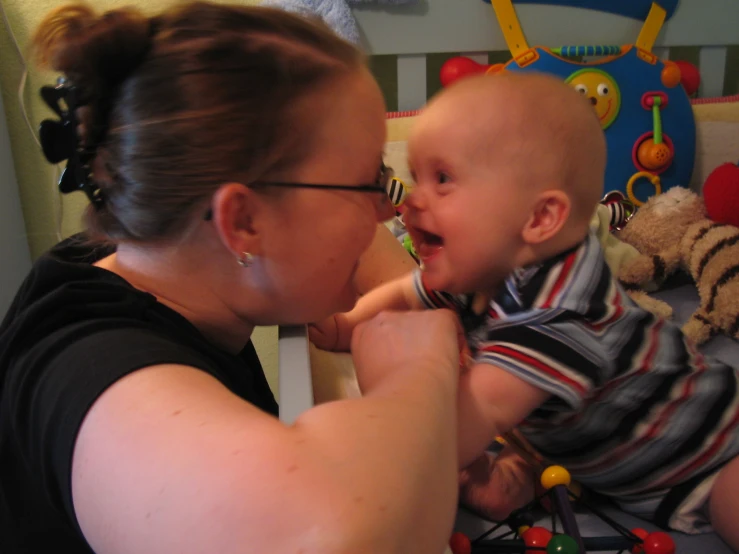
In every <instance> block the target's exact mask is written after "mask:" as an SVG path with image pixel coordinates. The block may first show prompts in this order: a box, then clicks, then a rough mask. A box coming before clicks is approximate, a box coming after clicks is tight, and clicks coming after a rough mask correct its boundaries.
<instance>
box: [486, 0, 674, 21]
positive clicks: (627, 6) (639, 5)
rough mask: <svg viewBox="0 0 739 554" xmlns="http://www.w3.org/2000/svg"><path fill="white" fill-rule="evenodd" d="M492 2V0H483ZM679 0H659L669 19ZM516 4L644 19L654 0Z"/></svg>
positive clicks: (537, 0) (555, 0) (534, 0)
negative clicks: (548, 6) (568, 8)
mask: <svg viewBox="0 0 739 554" xmlns="http://www.w3.org/2000/svg"><path fill="white" fill-rule="evenodd" d="M483 1H484V2H487V3H488V4H490V0H483ZM677 2H678V0H659V2H658V4H659V5H660V6H661V7H662V8H664V10H665V11H666V12H667V17H666V20H667V19H670V17H672V14H673V13H675V8H677ZM513 3H514V4H550V5H553V6H570V7H572V8H586V9H589V10H596V11H599V12H608V13H615V14H617V15H623V16H625V17H631V18H633V19H641V20H644V19H646V18H647V14H649V9H650V8H651V7H652V0H611V1H608V0H513Z"/></svg>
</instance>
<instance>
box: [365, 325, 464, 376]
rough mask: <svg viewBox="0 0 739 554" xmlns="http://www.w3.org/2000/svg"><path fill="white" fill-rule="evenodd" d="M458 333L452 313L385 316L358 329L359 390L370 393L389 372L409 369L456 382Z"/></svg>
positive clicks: (457, 326)
mask: <svg viewBox="0 0 739 554" xmlns="http://www.w3.org/2000/svg"><path fill="white" fill-rule="evenodd" d="M458 330H459V324H458V322H457V318H456V316H455V315H454V314H453V312H451V311H449V310H430V311H422V312H419V311H409V312H382V313H380V314H379V315H377V316H376V317H374V318H373V319H371V320H369V321H367V322H365V323H362V324H360V325H358V326H357V327H356V328H355V330H354V333H353V335H352V341H351V350H352V355H353V357H354V365H355V367H356V370H357V378H358V380H359V385H360V387H361V388H362V390H363V391H367V390H371V389H372V388H374V387H375V386H377V385H378V383H380V381H382V379H383V378H384V377H385V376H386V375H387V374H388V372H391V371H404V370H409V369H413V370H416V371H419V372H421V371H422V372H423V373H428V374H429V375H434V374H436V375H443V377H444V378H453V379H455V380H456V378H457V377H458V370H459V342H458V341H459V339H458V336H459V335H458ZM450 368H453V369H454V372H453V373H454V374H453V375H452V374H451V373H452V372H450Z"/></svg>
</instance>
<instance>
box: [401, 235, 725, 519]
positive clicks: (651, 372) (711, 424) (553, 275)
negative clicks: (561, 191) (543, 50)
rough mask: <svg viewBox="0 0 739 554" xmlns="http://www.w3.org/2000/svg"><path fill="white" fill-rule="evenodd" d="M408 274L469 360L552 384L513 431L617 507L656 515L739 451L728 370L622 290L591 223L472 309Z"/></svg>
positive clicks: (468, 300)
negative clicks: (447, 318)
mask: <svg viewBox="0 0 739 554" xmlns="http://www.w3.org/2000/svg"><path fill="white" fill-rule="evenodd" d="M415 285H416V292H417V294H418V295H419V297H420V298H421V300H422V301H423V303H424V304H425V305H426V306H427V307H428V308H436V307H447V308H453V309H455V310H456V311H457V312H458V313H459V315H460V316H461V319H462V323H463V325H464V327H465V330H466V335H467V338H468V343H469V347H470V350H471V352H472V355H473V357H474V359H475V361H476V362H477V363H482V364H491V365H494V366H497V367H499V368H502V369H504V370H506V371H509V372H511V373H513V374H514V375H516V376H518V377H519V378H521V379H523V380H524V381H527V382H528V383H531V384H533V385H535V386H537V387H539V388H541V389H543V390H545V391H548V392H549V393H551V397H550V398H549V399H548V400H547V401H546V402H545V403H544V404H543V405H542V406H540V407H539V408H538V409H536V410H535V411H534V412H533V413H531V414H530V415H529V417H527V418H526V419H525V420H524V421H523V422H522V423H521V424H520V426H519V431H520V432H521V433H522V434H523V436H524V437H525V438H526V439H527V440H528V441H529V442H530V443H531V445H532V446H534V447H535V448H536V449H537V450H538V451H539V452H540V453H541V455H542V456H544V458H545V459H547V460H548V461H549V462H551V463H557V464H561V465H563V466H565V467H567V469H568V470H569V471H570V473H571V474H572V476H573V478H575V479H577V480H578V481H579V482H580V483H582V484H583V485H585V486H587V487H589V488H591V489H593V490H595V491H597V492H600V493H603V494H606V495H608V496H610V497H612V498H614V499H615V500H617V501H618V502H619V504H621V506H622V507H623V508H624V509H626V510H629V511H632V512H635V513H639V515H646V516H648V517H654V518H657V519H658V522H659V520H660V519H662V517H658V516H659V514H658V513H657V514H656V513H655V512H656V511H657V512H658V509H657V508H658V507H659V505H660V502H661V500H663V499H664V498H665V497H666V496H670V495H671V494H672V493H673V491H675V490H677V491H682V492H680V493H679V494H677V496H680V495H685V494H689V493H690V489H691V488H692V487H693V486H695V485H696V484H697V483H700V482H701V480H702V479H703V478H705V477H708V476H710V475H711V474H713V473H715V472H716V471H717V470H718V469H720V468H721V467H722V466H723V464H725V463H726V462H727V461H728V460H730V459H731V458H733V457H734V456H735V455H736V454H737V452H739V426H738V423H739V395H738V394H737V371H736V370H735V369H733V368H730V367H728V366H726V365H724V364H721V363H719V362H718V361H714V360H710V359H708V358H706V357H704V356H703V355H702V354H701V353H699V352H698V351H697V350H696V348H695V347H694V345H693V344H692V343H690V342H689V341H687V340H686V339H685V337H684V335H683V334H682V332H681V331H680V329H679V327H677V326H676V325H675V324H674V323H672V322H670V321H667V320H665V319H662V318H660V317H658V316H656V315H654V314H652V313H650V312H648V311H645V310H643V309H641V308H639V307H638V306H637V305H636V304H635V303H634V302H633V301H631V299H630V298H629V297H628V296H627V295H626V293H625V291H624V289H623V288H622V287H621V286H620V285H619V284H618V282H617V281H616V280H615V279H614V277H613V275H612V274H611V272H610V271H609V269H608V266H607V264H606V262H605V259H604V256H603V252H602V249H601V247H600V244H599V243H598V240H597V239H596V238H595V237H594V236H593V235H589V236H588V238H587V239H586V240H585V241H583V242H582V243H581V244H580V245H579V246H577V247H576V248H574V249H571V250H569V251H567V252H564V253H562V254H560V255H559V256H556V257H555V258H553V259H550V260H548V261H546V262H544V263H542V264H538V265H536V266H532V267H527V268H523V269H519V270H517V271H515V272H514V273H513V274H512V275H511V276H509V278H508V279H507V280H506V281H505V286H503V287H501V291H500V292H499V293H498V296H497V297H496V298H495V299H494V300H492V301H491V302H490V304H489V306H488V307H487V311H486V312H485V313H482V314H480V315H476V314H475V313H474V312H473V311H472V309H471V305H472V295H462V296H452V295H449V294H445V293H441V292H438V291H432V290H429V289H428V288H427V287H425V286H424V285H423V273H422V272H420V271H419V272H417V274H416V276H415ZM477 311H478V312H479V311H480V310H477ZM672 496H676V495H675V494H672ZM679 500H680V498H674V499H673V501H679ZM663 504H664V503H663ZM646 506H650V508H649V509H646V508H645V507H646ZM630 508H632V509H631V510H630ZM660 509H662V511H663V512H664V511H665V508H664V506H662V507H660ZM668 511H669V510H668ZM662 516H664V517H668V516H669V513H663V514H662ZM665 521H666V520H665Z"/></svg>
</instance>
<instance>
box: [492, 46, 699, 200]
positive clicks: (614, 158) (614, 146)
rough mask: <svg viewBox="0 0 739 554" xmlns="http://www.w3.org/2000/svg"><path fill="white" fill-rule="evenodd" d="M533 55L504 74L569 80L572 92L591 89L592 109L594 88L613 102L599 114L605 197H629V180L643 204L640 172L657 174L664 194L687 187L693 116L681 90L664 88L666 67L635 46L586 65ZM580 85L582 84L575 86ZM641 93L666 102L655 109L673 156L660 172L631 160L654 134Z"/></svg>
mask: <svg viewBox="0 0 739 554" xmlns="http://www.w3.org/2000/svg"><path fill="white" fill-rule="evenodd" d="M535 50H536V52H537V53H538V55H539V57H538V59H537V60H535V61H534V62H532V63H530V64H528V65H526V66H525V67H523V68H522V67H519V65H518V64H517V63H516V61H515V60H511V61H510V62H508V63H507V64H506V66H505V69H506V70H509V71H540V72H544V73H551V74H554V75H557V76H560V77H562V78H563V79H565V80H569V81H570V84H572V85H573V86H575V88H578V86H582V87H583V88H584V89H585V88H587V87H586V85H591V87H590V88H591V90H590V91H589V93H588V94H589V95H591V100H592V101H593V103H594V104H595V97H596V92H594V91H593V90H592V89H593V88H597V89H598V90H597V92H598V93H600V92H605V93H606V95H610V96H611V97H612V100H613V102H612V103H610V102H609V104H608V106H611V107H610V108H609V109H610V112H606V111H604V113H603V117H602V118H601V123H602V125H603V127H604V129H605V135H606V140H607V143H608V163H607V168H606V178H605V185H606V190H605V191H604V192H606V193H607V192H611V191H619V192H621V193H623V194H624V195H626V196H628V191H627V183H628V182H629V180H630V179H632V178H634V185H633V193H634V196H635V197H636V198H637V199H638V200H641V201H646V199H647V198H649V197H650V196H652V195H653V194H654V191H655V188H654V185H653V184H652V183H651V182H650V180H649V178H647V177H645V176H644V175H643V174H642V176H639V177H635V175H636V174H637V173H640V172H645V173H649V174H651V175H654V174H657V175H658V176H659V179H660V181H661V183H660V184H661V189H662V191H663V192H664V191H665V190H667V189H669V188H671V187H674V186H676V185H682V186H687V185H688V183H689V182H690V178H691V175H692V173H693V164H694V156H695V121H694V119H693V111H692V109H691V106H690V100H689V98H688V96H687V94H686V93H685V89H683V87H682V86H680V84H679V83H678V84H676V85H674V86H672V87H668V86H666V85H665V84H663V82H662V81H663V78H662V75H663V69H664V68H665V64H664V63H663V62H662V61H660V60H658V59H656V58H655V57H654V56H653V55H651V54H646V53H644V54H645V56H647V57H651V58H652V61H653V62H654V63H649V62H647V61H644V60H642V59H641V58H640V57H639V51H638V49H637V48H635V47H632V48H630V49H629V50H628V51H627V52H626V53H624V54H622V55H620V56H617V57H613V58H606V59H604V60H602V61H599V62H594V63H588V64H583V63H577V62H574V61H570V60H567V59H565V58H561V57H559V56H557V55H555V54H553V53H551V52H550V51H549V50H547V49H544V48H536V49H535ZM588 70H592V71H588ZM602 72H605V73H606V74H607V75H610V77H611V78H612V82H609V81H608V79H607V75H606V76H604V75H603V73H602ZM580 81H582V82H583V84H581V85H578V82H580ZM614 84H615V86H613V85H614ZM645 93H661V94H662V95H664V96H663V98H666V99H667V106H665V107H663V108H662V109H661V110H660V115H661V123H662V132H663V134H664V136H665V143H666V144H668V145H669V144H670V142H671V144H672V147H673V152H674V157H673V159H672V162H671V163H670V164H669V165H668V166H667V167H666V168H663V169H662V170H661V171H660V170H659V169H657V170H652V169H649V168H645V167H644V166H642V165H641V164H639V165H637V163H636V161H635V158H634V151H635V146H637V147H638V146H639V144H640V140H641V139H644V138H645V134H648V133H653V132H654V121H653V113H652V111H651V110H648V109H645V107H643V106H642V98H643V97H644V95H645ZM619 94H620V108H619V105H618V104H619V102H618V100H619V96H618V95H619ZM601 96H602V95H601ZM603 98H605V96H603ZM603 105H604V108H603V110H606V104H605V103H604V104H603ZM598 109H600V104H598V105H596V111H597V110H598ZM614 112H615V113H614ZM599 115H601V114H599Z"/></svg>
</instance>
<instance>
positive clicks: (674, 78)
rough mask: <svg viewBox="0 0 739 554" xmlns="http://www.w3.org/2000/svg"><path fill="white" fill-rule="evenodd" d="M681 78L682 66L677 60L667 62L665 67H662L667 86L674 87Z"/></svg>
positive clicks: (663, 81) (664, 81) (664, 82)
mask: <svg viewBox="0 0 739 554" xmlns="http://www.w3.org/2000/svg"><path fill="white" fill-rule="evenodd" d="M681 79H682V72H681V71H680V67H679V66H678V65H677V64H676V63H675V62H665V67H664V68H663V69H662V84H663V85H665V86H666V87H667V88H673V87H676V86H677V85H679V84H680V80H681Z"/></svg>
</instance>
